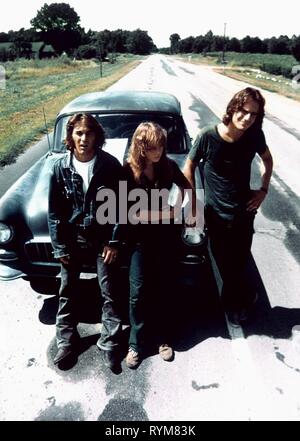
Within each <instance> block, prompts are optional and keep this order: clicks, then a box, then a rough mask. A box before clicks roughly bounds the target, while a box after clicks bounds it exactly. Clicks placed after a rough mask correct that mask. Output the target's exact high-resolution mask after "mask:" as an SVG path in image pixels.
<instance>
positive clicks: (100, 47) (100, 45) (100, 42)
mask: <svg viewBox="0 0 300 441" xmlns="http://www.w3.org/2000/svg"><path fill="white" fill-rule="evenodd" d="M99 53H100V57H99V58H100V78H102V41H101V40H100V41H99Z"/></svg>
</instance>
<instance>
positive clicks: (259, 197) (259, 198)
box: [247, 190, 266, 211]
mask: <svg viewBox="0 0 300 441" xmlns="http://www.w3.org/2000/svg"><path fill="white" fill-rule="evenodd" d="M265 197H266V193H265V192H264V191H262V190H252V196H251V199H250V200H249V201H248V203H247V211H256V210H258V208H259V207H260V206H261V204H262V202H263V201H264V199H265Z"/></svg>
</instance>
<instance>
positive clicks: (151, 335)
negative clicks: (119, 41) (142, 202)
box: [129, 226, 178, 352]
mask: <svg viewBox="0 0 300 441" xmlns="http://www.w3.org/2000/svg"><path fill="white" fill-rule="evenodd" d="M167 228H169V229H170V226H167ZM168 233H169V231H168ZM171 233H172V231H171ZM151 239H152V240H151ZM177 250H178V246H177V243H176V235H174V234H167V235H164V238H163V240H162V239H161V240H159V237H155V238H154V237H149V238H148V240H144V241H142V242H141V243H138V244H136V245H135V247H134V249H133V252H132V254H131V261H130V268H129V282H130V295H129V319H130V325H131V329H130V336H129V347H131V348H132V349H134V350H135V351H137V352H143V351H144V350H145V346H146V345H147V344H148V343H149V340H150V339H151V343H153V344H155V345H160V344H162V343H169V344H171V338H172V336H173V325H174V323H173V317H172V314H171V313H170V311H171V310H172V307H171V306H172V304H173V303H172V302H173V301H174V298H173V296H174V291H175V286H176V274H177V271H176V265H177V259H176V251H177Z"/></svg>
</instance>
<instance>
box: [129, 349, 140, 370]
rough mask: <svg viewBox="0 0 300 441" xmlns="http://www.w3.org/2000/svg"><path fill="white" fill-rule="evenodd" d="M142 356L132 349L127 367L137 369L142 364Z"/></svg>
mask: <svg viewBox="0 0 300 441" xmlns="http://www.w3.org/2000/svg"><path fill="white" fill-rule="evenodd" d="M141 361H142V360H141V356H140V355H139V354H138V353H137V352H136V351H135V350H134V349H132V348H129V350H128V354H127V356H126V366H127V367H128V368H129V369H135V368H137V367H138V365H139V364H140V363H141Z"/></svg>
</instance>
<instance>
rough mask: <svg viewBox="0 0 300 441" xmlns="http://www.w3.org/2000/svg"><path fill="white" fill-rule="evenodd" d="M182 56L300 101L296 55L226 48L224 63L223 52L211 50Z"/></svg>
mask: <svg viewBox="0 0 300 441" xmlns="http://www.w3.org/2000/svg"><path fill="white" fill-rule="evenodd" d="M189 57H190V58H189ZM181 59H184V60H185V61H190V62H191V63H194V64H202V65H203V64H204V65H210V66H212V67H215V68H216V71H217V72H218V73H220V74H222V75H225V76H228V77H230V78H234V79H236V80H240V81H245V82H247V83H249V84H252V85H253V86H257V87H261V88H263V89H266V90H270V91H271V92H276V93H279V94H281V95H284V96H287V97H288V98H292V99H295V100H297V101H300V88H297V89H295V88H294V87H293V84H292V81H291V79H292V78H293V77H294V75H295V74H293V73H292V68H293V66H295V65H297V64H299V63H298V62H297V60H296V59H295V58H294V57H293V56H292V55H276V54H249V53H245V54H244V53H237V52H226V54H225V59H226V61H227V63H226V64H221V53H220V52H209V53H208V54H207V56H205V57H204V56H203V55H201V54H184V55H181Z"/></svg>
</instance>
